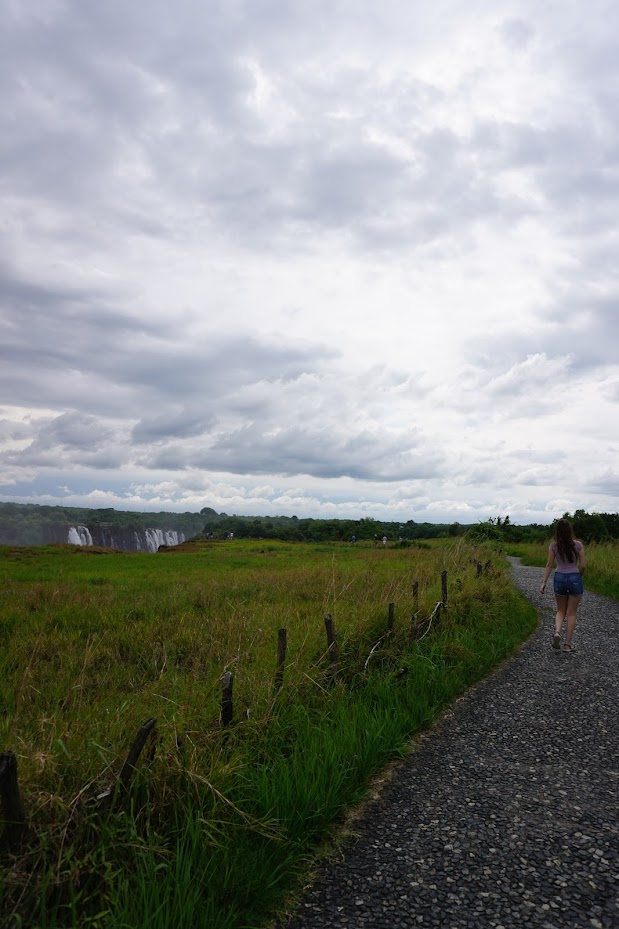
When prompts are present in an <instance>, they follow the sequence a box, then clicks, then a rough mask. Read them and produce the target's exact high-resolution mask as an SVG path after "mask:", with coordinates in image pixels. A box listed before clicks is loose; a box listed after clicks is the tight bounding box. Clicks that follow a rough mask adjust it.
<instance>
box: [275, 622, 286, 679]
mask: <svg viewBox="0 0 619 929" xmlns="http://www.w3.org/2000/svg"><path fill="white" fill-rule="evenodd" d="M285 661H286V630H285V629H278V631H277V669H276V671H275V690H279V689H280V687H281V686H282V684H283V683H284V664H285Z"/></svg>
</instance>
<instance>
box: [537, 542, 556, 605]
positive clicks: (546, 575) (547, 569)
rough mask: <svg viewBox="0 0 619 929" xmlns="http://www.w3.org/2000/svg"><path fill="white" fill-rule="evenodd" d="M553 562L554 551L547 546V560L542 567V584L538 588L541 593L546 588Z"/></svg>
mask: <svg viewBox="0 0 619 929" xmlns="http://www.w3.org/2000/svg"><path fill="white" fill-rule="evenodd" d="M554 563H555V553H554V552H553V550H552V548H550V547H549V548H548V561H547V562H546V567H545V568H544V580H543V581H542V586H541V587H540V589H539V591H540V593H541V594H543V593H544V591H545V590H546V584H547V582H548V578H549V577H550V572H551V571H552V568H553V565H554Z"/></svg>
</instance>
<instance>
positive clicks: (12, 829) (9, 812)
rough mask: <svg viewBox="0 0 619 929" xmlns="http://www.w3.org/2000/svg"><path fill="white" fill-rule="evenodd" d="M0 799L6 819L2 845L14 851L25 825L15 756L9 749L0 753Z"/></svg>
mask: <svg viewBox="0 0 619 929" xmlns="http://www.w3.org/2000/svg"><path fill="white" fill-rule="evenodd" d="M0 800H1V801H2V809H3V810H4V817H5V820H6V824H5V829H4V832H3V835H2V846H4V847H6V848H7V849H8V850H9V851H15V849H16V848H17V847H18V846H19V842H20V840H21V837H22V834H23V831H24V827H25V825H26V814H25V813H24V808H23V806H22V802H21V797H20V795H19V784H18V782H17V758H16V757H15V753H14V752H11V751H6V752H2V754H0Z"/></svg>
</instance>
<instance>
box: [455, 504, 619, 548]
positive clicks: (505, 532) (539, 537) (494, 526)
mask: <svg viewBox="0 0 619 929" xmlns="http://www.w3.org/2000/svg"><path fill="white" fill-rule="evenodd" d="M563 519H569V520H570V522H571V523H572V526H573V527H574V535H575V536H576V538H577V539H580V540H581V541H582V542H586V543H589V542H613V541H617V540H619V513H586V512H585V510H576V511H575V512H574V513H573V514H572V513H564V514H563ZM552 532H553V526H552V524H550V525H548V526H538V525H535V524H532V525H529V526H514V525H513V524H512V523H511V522H510V519H509V516H506V517H505V518H504V519H502V518H501V517H500V516H497V517H496V519H490V520H488V521H487V522H484V523H477V524H476V525H475V526H471V527H470V528H468V529H467V530H466V535H467V536H468V537H469V538H476V539H485V540H488V541H497V542H543V541H544V540H545V539H547V538H549V536H550V535H552Z"/></svg>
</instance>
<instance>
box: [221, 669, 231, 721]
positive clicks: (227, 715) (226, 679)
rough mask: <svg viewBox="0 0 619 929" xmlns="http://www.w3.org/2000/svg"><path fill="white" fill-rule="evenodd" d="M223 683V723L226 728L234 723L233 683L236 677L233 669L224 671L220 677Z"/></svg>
mask: <svg viewBox="0 0 619 929" xmlns="http://www.w3.org/2000/svg"><path fill="white" fill-rule="evenodd" d="M219 683H220V684H221V725H222V726H223V727H224V729H226V728H227V727H228V726H229V725H230V724H231V723H232V717H233V715H234V707H233V704H232V685H233V684H234V677H233V675H232V672H231V671H224V673H223V674H222V675H221V677H220V678H219Z"/></svg>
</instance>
